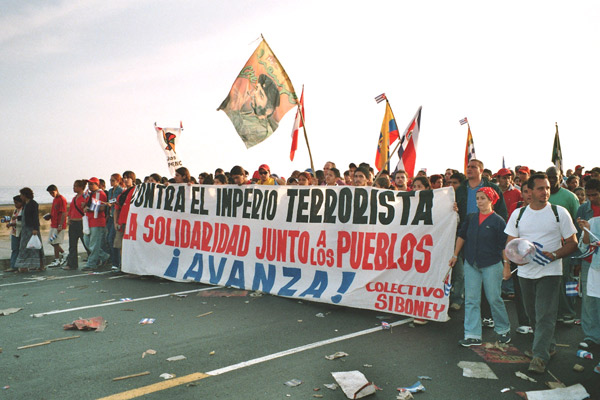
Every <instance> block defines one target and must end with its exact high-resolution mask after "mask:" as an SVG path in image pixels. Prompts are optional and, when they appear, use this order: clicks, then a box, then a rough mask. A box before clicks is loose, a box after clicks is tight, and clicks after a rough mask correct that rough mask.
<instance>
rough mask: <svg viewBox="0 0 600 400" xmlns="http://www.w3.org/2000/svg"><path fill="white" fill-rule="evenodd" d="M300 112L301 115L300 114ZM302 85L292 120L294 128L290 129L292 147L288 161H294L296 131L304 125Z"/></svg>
mask: <svg viewBox="0 0 600 400" xmlns="http://www.w3.org/2000/svg"><path fill="white" fill-rule="evenodd" d="M300 114H302V115H300ZM303 121H304V86H302V94H301V95H300V103H298V109H297V110H296V119H295V120H294V130H293V131H292V148H291V150H290V161H294V154H296V150H297V149H298V131H299V130H300V128H302V127H303V126H304V123H303Z"/></svg>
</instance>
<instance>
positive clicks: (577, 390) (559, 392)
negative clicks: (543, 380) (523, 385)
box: [525, 383, 590, 400]
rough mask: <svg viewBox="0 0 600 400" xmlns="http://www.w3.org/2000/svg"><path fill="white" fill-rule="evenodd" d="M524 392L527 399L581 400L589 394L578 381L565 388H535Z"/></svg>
mask: <svg viewBox="0 0 600 400" xmlns="http://www.w3.org/2000/svg"><path fill="white" fill-rule="evenodd" d="M525 394H526V395H527V399H528V400H583V399H587V398H589V397H590V394H589V393H588V392H587V391H586V390H585V388H584V387H583V386H582V385H581V384H580V383H578V384H575V385H572V386H569V387H566V388H557V389H551V390H535V391H531V392H525Z"/></svg>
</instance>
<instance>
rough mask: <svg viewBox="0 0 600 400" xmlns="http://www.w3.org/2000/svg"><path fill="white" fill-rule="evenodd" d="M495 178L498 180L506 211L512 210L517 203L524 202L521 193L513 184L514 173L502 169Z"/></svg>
mask: <svg viewBox="0 0 600 400" xmlns="http://www.w3.org/2000/svg"><path fill="white" fill-rule="evenodd" d="M495 176H496V178H497V179H498V187H499V188H500V190H501V191H502V196H503V197H504V204H506V209H507V210H510V209H511V208H513V207H514V205H515V204H516V203H518V202H519V201H522V200H523V197H521V191H520V190H519V189H517V188H516V187H515V186H514V185H513V184H512V172H510V170H509V169H508V168H501V169H500V171H498V172H497V173H496V175H495Z"/></svg>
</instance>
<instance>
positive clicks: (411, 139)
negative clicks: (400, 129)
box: [396, 106, 423, 178]
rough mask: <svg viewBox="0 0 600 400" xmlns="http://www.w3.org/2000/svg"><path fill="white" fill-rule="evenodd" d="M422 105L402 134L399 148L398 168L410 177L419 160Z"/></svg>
mask: <svg viewBox="0 0 600 400" xmlns="http://www.w3.org/2000/svg"><path fill="white" fill-rule="evenodd" d="M422 108H423V106H420V107H419V109H418V110H417V113H416V114H415V116H414V117H413V119H412V120H411V121H410V122H409V124H408V126H407V127H406V129H405V130H404V133H403V134H402V139H400V147H399V148H398V157H400V160H399V161H398V165H397V166H396V170H397V171H398V170H404V171H406V175H408V177H409V178H412V177H413V176H415V174H414V173H415V163H416V162H417V145H418V144H419V131H420V130H421V109H422Z"/></svg>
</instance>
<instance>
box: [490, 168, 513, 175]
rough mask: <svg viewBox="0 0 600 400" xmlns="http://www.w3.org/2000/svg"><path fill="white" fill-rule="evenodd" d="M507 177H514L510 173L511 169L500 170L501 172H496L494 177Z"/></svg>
mask: <svg viewBox="0 0 600 400" xmlns="http://www.w3.org/2000/svg"><path fill="white" fill-rule="evenodd" d="M506 175H512V174H511V173H510V169H508V168H500V170H499V171H498V172H496V175H494V176H506Z"/></svg>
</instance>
